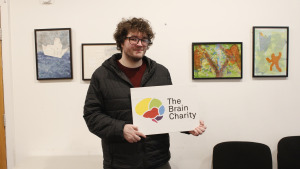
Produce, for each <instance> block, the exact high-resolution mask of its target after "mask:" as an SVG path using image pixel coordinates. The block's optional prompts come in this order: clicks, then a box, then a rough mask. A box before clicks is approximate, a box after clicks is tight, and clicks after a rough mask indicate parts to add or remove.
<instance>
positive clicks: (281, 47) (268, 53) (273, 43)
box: [253, 27, 289, 77]
mask: <svg viewBox="0 0 300 169" xmlns="http://www.w3.org/2000/svg"><path fill="white" fill-rule="evenodd" d="M288 30H289V29H288V27H253V77H287V76H288Z"/></svg>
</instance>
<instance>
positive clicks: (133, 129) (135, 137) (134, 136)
mask: <svg viewBox="0 0 300 169" xmlns="http://www.w3.org/2000/svg"><path fill="white" fill-rule="evenodd" d="M123 135H124V138H125V140H127V141H128V142H129V143H136V142H138V141H140V140H141V137H144V138H146V136H145V135H144V134H143V133H141V132H139V131H138V127H137V126H134V125H132V124H125V126H124V129H123Z"/></svg>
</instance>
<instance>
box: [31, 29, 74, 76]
mask: <svg viewBox="0 0 300 169" xmlns="http://www.w3.org/2000/svg"><path fill="white" fill-rule="evenodd" d="M70 30H71V29H70V28H61V29H37V30H35V37H36V62H37V79H38V80H43V79H72V53H71V32H70Z"/></svg>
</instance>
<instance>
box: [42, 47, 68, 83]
mask: <svg viewBox="0 0 300 169" xmlns="http://www.w3.org/2000/svg"><path fill="white" fill-rule="evenodd" d="M37 60H38V78H39V79H64V78H71V77H72V73H71V71H70V70H71V63H70V53H69V52H66V53H65V54H64V55H63V56H62V58H56V57H52V56H47V55H44V53H43V52H38V58H37Z"/></svg>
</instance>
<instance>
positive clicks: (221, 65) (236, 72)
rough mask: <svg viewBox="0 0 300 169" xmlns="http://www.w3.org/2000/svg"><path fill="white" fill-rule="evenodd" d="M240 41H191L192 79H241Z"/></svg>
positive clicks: (241, 48)
mask: <svg viewBox="0 0 300 169" xmlns="http://www.w3.org/2000/svg"><path fill="white" fill-rule="evenodd" d="M242 50H243V45H242V42H213V43H192V53H193V54H192V55H193V58H192V60H193V66H192V69H193V70H192V72H193V74H192V75H193V79H241V78H242V75H243V73H242V72H243V64H242V63H243V62H242V53H243V52H242Z"/></svg>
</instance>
